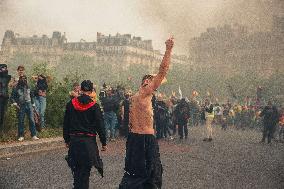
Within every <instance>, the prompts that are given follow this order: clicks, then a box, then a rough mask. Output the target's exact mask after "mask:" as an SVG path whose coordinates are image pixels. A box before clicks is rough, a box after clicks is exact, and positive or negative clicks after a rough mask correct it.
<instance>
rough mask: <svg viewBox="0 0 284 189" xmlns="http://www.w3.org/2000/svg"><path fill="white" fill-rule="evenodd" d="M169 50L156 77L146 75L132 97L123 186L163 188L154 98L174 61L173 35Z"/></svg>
mask: <svg viewBox="0 0 284 189" xmlns="http://www.w3.org/2000/svg"><path fill="white" fill-rule="evenodd" d="M165 44H166V52H165V55H164V57H163V60H162V63H161V65H160V68H159V72H158V74H157V75H156V76H153V75H145V76H144V77H143V79H142V83H141V86H140V88H139V91H138V92H137V93H136V94H135V95H133V96H132V97H131V98H130V114H129V135H128V138H127V142H126V157H125V168H124V170H125V173H124V176H123V178H122V180H121V183H120V185H119V189H130V188H131V189H134V188H135V189H144V188H145V189H146V188H147V189H152V188H155V189H156V188H161V187H162V173H163V168H162V164H161V160H160V153H159V145H158V142H157V139H156V138H155V131H154V128H153V107H152V102H151V100H152V97H153V93H154V91H155V90H156V89H157V88H158V87H159V86H160V85H161V83H162V81H163V79H164V78H165V76H166V74H167V72H168V70H169V64H170V58H171V52H172V48H173V45H174V41H173V38H170V39H168V40H167V41H166V42H165Z"/></svg>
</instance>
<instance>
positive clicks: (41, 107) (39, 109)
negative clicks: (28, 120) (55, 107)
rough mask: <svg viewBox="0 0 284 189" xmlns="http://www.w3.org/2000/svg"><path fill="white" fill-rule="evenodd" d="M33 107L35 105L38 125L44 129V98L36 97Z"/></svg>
mask: <svg viewBox="0 0 284 189" xmlns="http://www.w3.org/2000/svg"><path fill="white" fill-rule="evenodd" d="M35 105H36V111H37V112H38V114H39V115H40V125H41V127H42V128H44V127H45V120H44V114H45V109H46V97H44V96H36V97H35Z"/></svg>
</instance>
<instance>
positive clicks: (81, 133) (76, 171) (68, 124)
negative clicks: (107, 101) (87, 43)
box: [63, 80, 106, 189]
mask: <svg viewBox="0 0 284 189" xmlns="http://www.w3.org/2000/svg"><path fill="white" fill-rule="evenodd" d="M81 91H82V94H81V95H80V96H78V97H75V98H73V99H72V100H71V101H70V102H68V103H67V105H66V110H65V115H64V124H63V138H64V141H65V143H66V147H67V148H69V151H68V156H67V162H68V165H69V166H70V168H71V171H72V173H73V178H74V188H75V189H85V188H89V177H90V171H91V169H92V166H94V167H95V168H96V169H97V170H98V172H99V173H100V174H101V176H102V177H103V162H102V160H101V158H100V154H99V150H98V145H97V142H96V136H97V134H98V135H99V138H100V142H101V143H102V151H105V150H106V134H105V128H104V120H103V115H102V112H101V109H100V106H99V105H98V104H97V103H96V101H94V99H92V98H91V97H90V95H91V94H92V91H93V83H92V82H91V81H90V80H85V81H83V82H82V83H81Z"/></svg>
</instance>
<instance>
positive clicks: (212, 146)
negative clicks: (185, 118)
mask: <svg viewBox="0 0 284 189" xmlns="http://www.w3.org/2000/svg"><path fill="white" fill-rule="evenodd" d="M202 132H203V128H201V127H195V128H190V137H189V139H188V140H187V141H179V140H178V139H175V140H173V141H167V140H161V141H160V142H159V144H160V152H161V159H162V164H163V167H164V174H163V188H165V189H183V188H185V189H187V188H216V189H220V188H224V189H231V188H248V189H254V188H255V189H262V188H263V189H269V188H271V189H278V188H279V189H280V188H282V189H283V188H284V144H283V143H277V142H273V143H272V145H268V144H260V143H259V141H260V139H261V133H259V132H258V131H237V130H233V129H232V130H227V131H222V130H220V129H215V132H214V135H215V137H214V140H213V141H212V142H210V143H209V142H203V141H202V139H203V137H202ZM108 147H109V149H108V151H107V152H105V153H103V154H102V159H103V161H104V164H105V177H104V178H103V179H101V178H100V177H99V176H98V173H96V171H95V170H94V169H93V170H92V173H91V177H90V188H91V189H92V188H97V189H115V188H117V187H118V184H119V182H120V179H121V178H122V176H123V165H124V150H125V149H124V148H125V141H124V140H118V141H116V142H112V143H110V144H109V146H108ZM66 153H67V150H66V149H57V150H52V151H46V152H41V153H33V154H26V155H22V156H18V157H12V158H11V159H9V160H7V159H1V160H0V188H1V189H2V188H3V189H6V188H7V189H14V188H21V189H22V188H24V189H30V188H31V189H34V188H36V189H45V188H47V189H53V188H54V189H55V188H56V189H57V188H72V182H73V179H72V175H71V171H70V169H69V168H68V167H67V164H66V162H65V160H64V156H65V155H66Z"/></svg>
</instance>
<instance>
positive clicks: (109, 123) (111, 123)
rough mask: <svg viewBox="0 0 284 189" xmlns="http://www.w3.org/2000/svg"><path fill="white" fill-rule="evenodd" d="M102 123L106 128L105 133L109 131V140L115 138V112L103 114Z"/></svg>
mask: <svg viewBox="0 0 284 189" xmlns="http://www.w3.org/2000/svg"><path fill="white" fill-rule="evenodd" d="M104 122H105V127H106V133H107V131H108V130H109V131H110V138H115V129H116V124H117V116H116V114H115V112H113V111H110V112H105V113H104Z"/></svg>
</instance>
